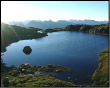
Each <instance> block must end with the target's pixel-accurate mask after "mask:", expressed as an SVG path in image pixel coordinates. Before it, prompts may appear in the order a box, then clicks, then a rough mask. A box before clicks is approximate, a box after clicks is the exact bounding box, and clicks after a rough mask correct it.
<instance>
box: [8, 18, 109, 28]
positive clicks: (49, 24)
mask: <svg viewBox="0 0 110 88" xmlns="http://www.w3.org/2000/svg"><path fill="white" fill-rule="evenodd" d="M107 23H108V21H95V20H72V19H71V20H68V21H67V20H59V21H56V22H55V21H52V20H48V21H41V20H28V21H13V22H9V23H8V24H10V25H17V26H21V27H35V28H40V29H50V28H62V27H65V26H67V25H76V24H86V25H100V24H107Z"/></svg>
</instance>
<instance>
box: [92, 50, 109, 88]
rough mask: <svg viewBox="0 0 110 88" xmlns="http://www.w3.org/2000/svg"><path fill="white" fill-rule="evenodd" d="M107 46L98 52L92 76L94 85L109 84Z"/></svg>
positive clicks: (102, 85) (105, 85)
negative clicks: (96, 67) (97, 62)
mask: <svg viewBox="0 0 110 88" xmlns="http://www.w3.org/2000/svg"><path fill="white" fill-rule="evenodd" d="M108 58H109V48H106V49H104V50H103V51H102V52H101V53H100V54H99V66H98V69H97V70H96V71H95V73H94V74H93V76H92V80H93V81H94V86H98V87H99V86H101V87H108V86H109V66H108V65H109V63H108V60H109V59H108Z"/></svg>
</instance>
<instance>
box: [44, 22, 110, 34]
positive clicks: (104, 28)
mask: <svg viewBox="0 0 110 88" xmlns="http://www.w3.org/2000/svg"><path fill="white" fill-rule="evenodd" d="M55 31H79V32H87V33H94V34H103V35H109V26H108V24H102V25H68V26H66V27H64V28H54V29H47V30H43V32H55Z"/></svg>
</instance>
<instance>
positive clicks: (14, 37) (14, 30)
mask: <svg viewBox="0 0 110 88" xmlns="http://www.w3.org/2000/svg"><path fill="white" fill-rule="evenodd" d="M39 30H41V29H38V28H33V27H29V28H25V27H20V26H16V25H13V26H12V25H8V24H5V23H1V51H6V46H8V45H9V44H11V43H13V42H17V41H19V40H25V39H33V38H40V37H43V36H47V33H39V32H38V31H39Z"/></svg>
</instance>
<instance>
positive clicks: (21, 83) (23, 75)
mask: <svg viewBox="0 0 110 88" xmlns="http://www.w3.org/2000/svg"><path fill="white" fill-rule="evenodd" d="M42 68H43V69H42ZM50 68H51V69H52V70H51V71H50ZM41 70H42V71H46V72H49V73H48V74H42V75H38V74H37V75H34V74H35V72H36V71H37V72H40V71H41ZM54 70H55V71H56V70H60V71H59V72H65V71H69V68H65V67H63V66H60V65H47V66H35V65H34V66H30V65H29V64H25V65H24V64H22V65H20V66H12V67H10V68H9V70H8V71H7V72H6V73H3V74H2V78H1V86H2V87H4V86H5V84H4V83H3V80H4V79H5V78H6V77H8V78H9V85H8V86H9V87H73V86H75V84H73V83H72V82H66V81H63V80H59V79H56V78H55V75H56V74H55V73H50V72H52V71H54ZM40 73H41V72H40Z"/></svg>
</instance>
